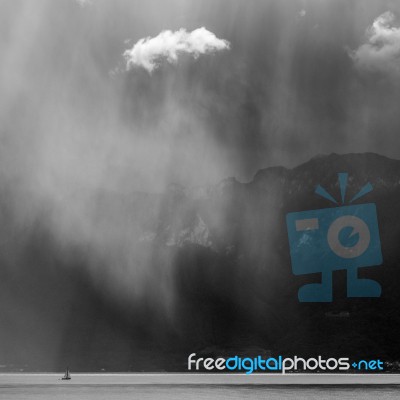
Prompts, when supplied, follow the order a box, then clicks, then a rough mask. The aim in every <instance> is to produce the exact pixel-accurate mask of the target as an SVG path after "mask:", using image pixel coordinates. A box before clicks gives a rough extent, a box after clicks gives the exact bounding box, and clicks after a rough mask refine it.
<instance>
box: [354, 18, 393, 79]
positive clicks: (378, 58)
mask: <svg viewBox="0 0 400 400" xmlns="http://www.w3.org/2000/svg"><path fill="white" fill-rule="evenodd" d="M394 22H395V16H394V14H393V13H391V12H389V11H388V12H385V13H383V14H382V15H380V16H379V17H378V18H376V19H375V21H374V22H373V24H372V26H371V27H369V28H368V29H367V31H366V35H367V42H366V43H364V44H363V45H361V46H360V47H359V48H358V49H356V50H354V51H350V57H351V58H352V59H353V61H354V63H355V66H356V67H357V68H359V69H360V70H365V71H377V72H383V73H390V74H395V75H400V27H395V26H393V24H394Z"/></svg>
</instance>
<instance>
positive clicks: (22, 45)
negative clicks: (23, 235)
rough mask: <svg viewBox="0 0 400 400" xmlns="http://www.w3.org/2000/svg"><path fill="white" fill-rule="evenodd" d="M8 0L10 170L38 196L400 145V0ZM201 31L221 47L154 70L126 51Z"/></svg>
mask: <svg viewBox="0 0 400 400" xmlns="http://www.w3.org/2000/svg"><path fill="white" fill-rule="evenodd" d="M0 7H1V12H0V18H1V21H0V22H1V24H0V26H1V28H0V29H1V36H0V46H1V49H2V51H1V56H0V57H1V60H2V61H1V70H0V90H1V99H0V113H1V119H2V124H1V142H2V146H1V153H2V157H1V163H2V174H5V175H6V177H7V178H8V179H10V178H11V179H18V180H19V181H27V182H28V184H32V185H34V186H35V187H40V188H41V189H40V190H41V194H42V193H43V192H45V191H49V192H51V193H53V192H54V190H60V191H63V190H72V188H73V189H74V190H75V189H77V188H79V187H80V186H84V187H96V186H107V187H110V188H112V189H117V190H124V191H128V192H129V191H132V190H133V191H134V190H143V191H153V192H154V191H160V190H162V189H163V187H164V186H165V183H166V182H176V183H182V184H184V185H189V186H193V185H201V184H207V183H216V182H218V181H219V180H220V179H223V178H225V177H228V176H236V177H237V178H238V179H240V180H249V179H251V178H252V176H253V175H254V173H255V172H256V171H257V170H258V169H260V168H264V167H267V166H271V165H284V166H295V165H297V164H299V163H301V162H304V161H306V160H308V159H309V158H310V157H313V156H315V155H316V154H320V153H330V152H339V153H345V152H365V151H374V152H377V153H380V154H384V155H387V156H390V157H394V158H399V157H400V147H399V146H398V145H397V144H398V141H399V139H398V132H399V128H400V119H399V117H398V112H397V109H398V103H399V98H400V93H399V84H398V81H399V76H400V72H399V59H400V58H399V57H400V28H396V27H398V26H399V24H398V22H399V21H398V18H399V16H400V4H399V3H398V2H394V1H364V0H359V1H342V0H337V1H320V0H318V1H317V0H314V1H312V0H310V1H305V0H303V1H269V0H265V1H256V0H252V1H246V2H243V1H239V0H229V1H223V0H219V1H210V0H209V1H207V0H206V1H201V2H199V1H191V0H180V1H178V0H175V1H169V0H168V1H162V2H161V1H154V0H150V1H146V2H144V1H132V0H130V1H124V0H117V1H113V2H109V1H104V0H91V1H84V0H80V1H74V0H59V1H46V0H40V1H35V2H30V1H21V0H17V1H14V0H13V1H6V0H4V1H2V2H1V5H0ZM201 29H204V31H206V32H207V33H208V34H209V35H211V36H212V37H213V38H214V39H215V40H216V41H217V44H218V43H219V45H220V46H221V43H222V47H219V48H218V47H215V48H213V47H212V45H211V47H210V45H208V47H207V44H206V47H207V48H206V49H203V51H202V52H197V53H196V52H194V53H193V49H189V47H190V46H189V47H188V45H187V43H186V44H184V46H185V45H186V49H184V50H183V51H182V47H181V48H180V49H178V50H176V49H175V53H174V55H173V57H172V58H171V57H170V56H171V53H169V55H168V54H166V53H165V51H166V50H165V49H164V50H162V49H161V50H160V49H155V50H154V48H153V49H152V50H150V52H151V51H155V52H156V53H157V51H159V52H160V51H164V54H161V53H157V54H155V55H154V54H153V56H154V57H153V58H152V60H153V61H154V62H155V64H156V68H154V69H153V70H152V71H149V70H146V68H145V67H144V66H143V65H140V63H139V64H134V63H133V62H131V61H132V60H131V61H129V54H130V53H129V52H130V51H133V49H134V46H135V45H136V44H137V43H138V42H139V41H140V40H141V41H142V44H143V42H146V41H147V42H148V41H149V40H150V38H153V41H154V38H156V39H157V38H160V36H159V35H160V34H161V35H162V33H163V32H164V34H165V32H168V31H169V32H170V35H171V36H173V35H174V34H176V33H178V32H185V33H186V35H190V34H191V33H193V32H198V30H201ZM218 41H219V42H218ZM145 44H146V43H145ZM147 44H148V43H147ZM224 44H226V45H224ZM153 45H154V43H153ZM156 45H157V44H156ZM169 45H171V44H168V43H167V42H166V41H164V42H162V43H161V44H159V46H161V47H162V46H169ZM180 45H181V46H182V43H181V44H180ZM197 45H198V43H197ZM178 46H179V43H178ZM203 46H204V43H203ZM143 47H146V46H143ZM188 49H189V50H188ZM146 50H148V49H144V50H143V49H138V48H136V53H137V51H142V53H141V56H142V58H143V57H145V56H146V55H143V51H146ZM136 55H137V54H136ZM157 55H158V57H157ZM147 56H149V55H147ZM150 56H151V54H150ZM168 57H169V58H168Z"/></svg>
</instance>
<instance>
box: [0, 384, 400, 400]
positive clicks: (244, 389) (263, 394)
mask: <svg viewBox="0 0 400 400" xmlns="http://www.w3.org/2000/svg"><path fill="white" fill-rule="evenodd" d="M399 397H400V388H399V387H398V386H323V387H321V386H262V385H257V386H254V385H253V386H237V385H236V386H219V385H181V386H177V385H90V386H86V385H74V386H68V385H58V386H51V385H35V386H31V385H22V386H6V387H4V386H3V387H0V399H1V400H3V399H4V400H13V399H21V400H22V399H24V400H25V399H26V400H50V399H51V400H58V399H71V400H75V399H76V400H78V399H79V400H92V399H93V400H94V399H96V400H103V399H104V400H114V399H130V400H131V399H152V400H153V399H154V400H158V399H160V400H161V399H162V400H169V399H171V400H172V399H174V400H180V399H182V400H183V399H185V400H186V399H193V400H200V399H201V400H203V399H230V400H233V399H270V400H275V399H276V400H285V399H297V400H313V399H318V400H319V399H323V400H325V399H327V400H328V399H335V400H355V399H357V400H358V399H360V400H361V399H363V400H369V399H379V400H386V399H398V398H399Z"/></svg>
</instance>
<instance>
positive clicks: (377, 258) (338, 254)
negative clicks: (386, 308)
mask: <svg viewBox="0 0 400 400" xmlns="http://www.w3.org/2000/svg"><path fill="white" fill-rule="evenodd" d="M286 224H287V230H288V237H289V245H290V256H291V261H292V270H293V273H294V274H295V275H304V274H313V273H317V272H320V273H321V274H322V279H321V283H316V284H308V285H305V286H303V287H301V288H300V290H299V293H298V297H299V301H300V302H331V301H332V272H333V271H335V270H346V271H347V296H348V297H379V296H380V295H381V287H380V285H379V283H377V282H375V281H373V280H371V279H359V278H358V277H357V274H358V268H361V267H369V266H374V265H380V264H381V263H382V252H381V243H380V238H379V229H378V220H377V213H376V206H375V204H373V203H368V204H360V205H349V206H342V207H333V208H324V209H319V210H310V211H302V212H293V213H289V214H287V216H286Z"/></svg>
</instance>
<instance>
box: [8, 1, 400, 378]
mask: <svg viewBox="0 0 400 400" xmlns="http://www.w3.org/2000/svg"><path fill="white" fill-rule="evenodd" d="M399 104H400V2H399V1H395V0H393V1H387V0H346V1H345V0H331V1H329V0H302V1H300V0H298V1H296V0H283V1H282V0H280V1H278V0H263V1H262V0H249V1H243V0H213V1H211V0H201V1H199V0H196V1H195V0H166V1H161V0H160V1H155V0H146V1H137V0H116V1H106V0H91V1H90V0H79V1H74V0H57V1H54V0H38V1H29V0H1V1H0V368H1V369H2V370H3V371H21V370H24V371H55V370H60V369H63V368H64V367H65V366H66V365H70V366H71V368H73V369H74V370H75V371H185V370H186V360H187V356H188V354H190V353H192V352H196V353H198V354H204V355H205V354H209V355H223V354H247V355H249V354H252V353H255V354H257V355H258V354H260V355H262V354H287V355H294V354H297V355H299V356H304V357H307V356H308V357H311V356H315V355H319V354H321V355H326V356H348V357H359V358H362V357H379V358H381V359H384V360H387V361H396V360H398V359H399V358H400V347H399V345H400V335H399V334H400V329H399V328H400V317H399V313H398V308H399V306H400V291H399V284H400V272H399V261H400V246H399V244H400V223H399V221H398V219H399V218H400V217H399V216H400V202H399V201H400V161H399V160H400V112H399V111H400V108H399ZM338 172H348V173H349V176H350V178H351V180H350V185H349V188H348V192H349V193H350V194H355V193H356V192H357V191H358V189H360V187H361V186H363V185H364V184H365V183H366V182H367V181H370V182H371V183H372V184H373V185H374V191H373V192H371V193H370V194H368V196H366V197H365V199H364V201H365V202H374V203H376V205H377V211H378V220H379V225H380V233H381V242H382V252H383V260H384V261H383V265H382V266H379V267H370V268H365V269H361V270H360V276H364V277H370V278H372V279H376V280H377V281H378V282H379V283H380V284H381V286H382V297H381V298H379V299H347V298H346V292H345V285H346V276H345V272H343V273H342V272H340V271H339V272H337V273H335V274H334V301H333V302H332V303H328V304H302V303H299V302H298V300H297V290H298V288H299V287H300V286H301V285H302V284H304V283H310V282H318V279H319V278H320V277H319V276H318V274H317V275H315V276H305V277H298V276H294V275H293V274H292V272H291V265H290V257H289V245H288V241H287V232H286V225H285V215H286V213H287V212H292V211H302V210H307V209H314V208H323V207H327V206H329V205H328V204H327V202H326V201H325V200H323V199H320V198H318V197H317V196H315V195H314V188H315V186H316V185H317V184H321V185H323V186H324V187H325V188H327V189H328V190H329V191H330V192H331V193H332V194H334V195H338V193H339V187H338V185H337V180H336V179H337V173H338Z"/></svg>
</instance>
